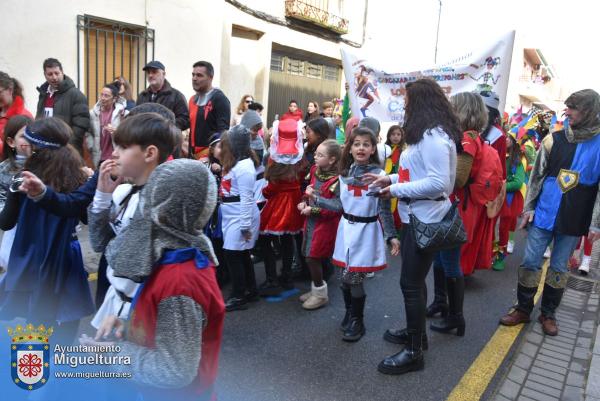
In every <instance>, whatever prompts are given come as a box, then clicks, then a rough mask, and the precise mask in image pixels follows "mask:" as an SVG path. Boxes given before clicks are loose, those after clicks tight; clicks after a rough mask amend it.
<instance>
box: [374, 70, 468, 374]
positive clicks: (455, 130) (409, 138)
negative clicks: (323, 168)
mask: <svg viewBox="0 0 600 401" xmlns="http://www.w3.org/2000/svg"><path fill="white" fill-rule="evenodd" d="M405 102H406V103H405V111H406V114H405V120H404V127H403V128H404V132H405V135H406V143H407V145H408V147H407V149H406V150H405V151H404V152H402V156H401V158H400V168H399V171H398V174H392V175H390V176H387V177H383V178H380V179H378V180H376V181H375V185H377V184H379V185H380V186H384V187H385V188H383V189H382V191H381V195H380V196H383V197H390V196H393V197H395V198H398V199H399V202H398V207H399V212H400V218H401V220H402V224H403V225H405V229H404V230H403V231H402V237H401V242H402V247H401V254H402V273H401V278H400V287H401V288H402V294H403V295H404V306H405V309H406V323H407V328H406V329H403V330H388V331H386V333H385V335H384V338H385V339H386V340H387V341H390V342H394V343H396V344H405V345H406V347H405V348H404V350H402V351H401V352H399V353H397V354H394V355H391V356H389V357H387V358H385V359H384V360H383V361H382V362H381V363H380V364H379V366H378V370H379V371H380V372H382V373H385V374H403V373H406V372H410V371H415V370H422V369H423V368H424V361H423V352H422V350H423V349H427V337H426V334H425V303H426V300H427V296H426V295H427V289H426V287H425V278H426V277H427V273H428V272H429V268H430V267H431V263H432V261H433V256H434V253H432V252H424V251H421V250H420V249H419V248H418V247H417V244H416V242H415V239H414V237H413V235H412V230H411V227H410V220H409V217H408V203H409V202H410V209H411V212H412V213H413V214H414V215H415V217H417V218H418V219H419V220H420V221H422V222H423V223H437V222H439V221H441V220H442V219H443V218H444V216H445V215H446V213H447V212H448V210H449V209H450V207H451V206H452V203H451V202H450V200H449V199H448V197H449V195H450V194H451V193H452V191H453V188H454V179H455V176H456V149H457V148H460V146H461V138H462V135H461V131H460V128H459V124H458V120H457V118H456V116H455V115H454V113H453V111H452V108H451V106H450V102H449V101H448V99H447V98H446V95H445V94H444V92H443V90H442V88H441V87H440V86H439V85H438V84H437V83H436V82H435V81H433V80H431V79H420V80H417V81H415V82H412V83H409V84H407V85H406V99H405Z"/></svg>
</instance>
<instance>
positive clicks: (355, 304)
mask: <svg viewBox="0 0 600 401" xmlns="http://www.w3.org/2000/svg"><path fill="white" fill-rule="evenodd" d="M366 298H367V297H366V296H364V295H363V296H362V297H352V306H351V308H350V313H351V317H350V322H349V323H348V327H347V328H346V330H345V331H344V336H343V337H342V340H344V341H348V342H356V341H358V340H360V339H361V338H362V336H363V335H364V334H365V331H366V329H365V325H364V324H363V312H364V310H365V300H366Z"/></svg>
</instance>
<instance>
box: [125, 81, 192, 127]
mask: <svg viewBox="0 0 600 401" xmlns="http://www.w3.org/2000/svg"><path fill="white" fill-rule="evenodd" d="M151 99H152V91H150V87H148V89H146V90H145V91H143V92H141V93H140V94H139V96H138V98H137V102H136V104H137V105H140V104H143V103H160V104H162V105H163V106H165V107H166V108H168V109H169V110H171V111H172V112H173V113H174V114H175V125H177V127H178V128H179V129H180V130H182V131H183V130H186V129H188V128H190V115H189V112H188V108H187V104H186V101H185V96H183V93H181V92H179V91H178V90H177V89H175V88H173V87H171V84H170V83H169V81H167V80H166V79H165V83H164V85H163V87H162V89H161V90H160V91H159V92H158V93H157V94H156V99H154V101H152V100H151Z"/></svg>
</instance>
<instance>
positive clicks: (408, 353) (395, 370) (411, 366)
mask: <svg viewBox="0 0 600 401" xmlns="http://www.w3.org/2000/svg"><path fill="white" fill-rule="evenodd" d="M407 336H408V343H407V344H406V347H405V348H404V350H402V351H400V352H398V353H397V354H394V355H391V356H388V357H387V358H385V359H384V360H383V361H381V362H380V363H379V366H377V370H378V371H380V372H381V373H384V374H386V375H401V374H403V373H408V372H414V371H417V370H423V369H424V368H425V362H424V360H423V351H422V349H421V338H422V333H419V332H416V333H415V332H413V333H408V334H407Z"/></svg>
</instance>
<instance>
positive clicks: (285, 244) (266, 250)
mask: <svg viewBox="0 0 600 401" xmlns="http://www.w3.org/2000/svg"><path fill="white" fill-rule="evenodd" d="M273 241H278V242H279V243H280V244H281V246H280V248H279V249H280V250H281V264H282V267H281V278H282V279H283V280H284V281H285V280H289V279H290V276H291V274H292V262H293V260H294V246H295V245H294V237H293V236H292V235H291V234H283V235H271V234H261V235H260V236H259V237H258V243H259V245H260V250H261V252H262V256H263V260H264V262H265V273H266V275H267V280H276V279H277V261H276V259H275V253H274V252H273V246H272V245H271V244H272V242H273Z"/></svg>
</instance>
